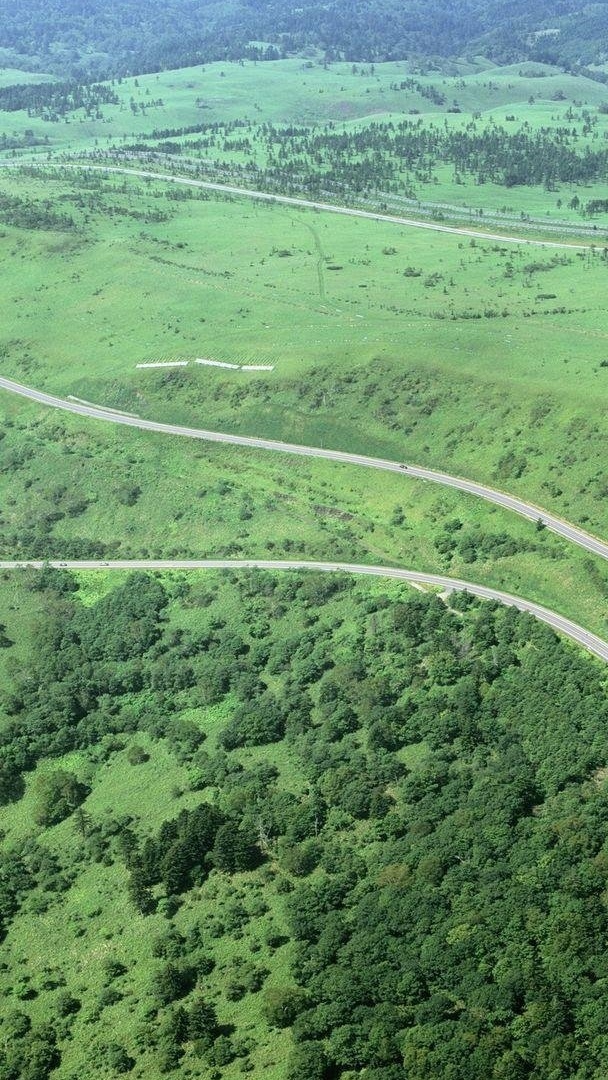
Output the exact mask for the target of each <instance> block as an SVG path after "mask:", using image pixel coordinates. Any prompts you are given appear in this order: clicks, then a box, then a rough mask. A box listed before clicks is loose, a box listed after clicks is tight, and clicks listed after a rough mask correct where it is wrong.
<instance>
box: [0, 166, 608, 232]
mask: <svg viewBox="0 0 608 1080" xmlns="http://www.w3.org/2000/svg"><path fill="white" fill-rule="evenodd" d="M0 166H1V167H2V168H7V169H8V168H13V169H14V168H18V167H19V166H27V167H28V168H32V167H35V168H45V169H46V168H55V169H65V168H69V169H87V170H88V169H94V170H96V171H98V172H105V173H119V174H120V175H123V176H137V177H140V178H141V179H144V180H161V181H163V182H165V183H171V184H184V185H186V186H187V187H194V188H202V189H203V190H205V191H216V192H218V193H219V194H223V195H232V196H237V197H239V198H245V199H257V200H261V201H262V202H271V203H281V204H282V205H283V206H293V207H296V208H300V209H301V210H321V211H324V212H326V213H329V214H342V215H343V216H346V217H356V218H365V219H366V220H368V221H383V222H388V223H389V224H391V225H402V226H405V227H407V228H411V229H429V230H430V231H431V232H440V233H452V234H455V235H456V236H470V237H474V238H475V239H476V240H491V241H493V242H495V243H496V242H497V243H502V244H527V245H528V246H532V247H545V248H560V249H566V250H569V251H590V250H591V248H594V247H597V244H594V243H593V242H591V243H589V244H571V243H568V242H566V241H559V240H530V239H529V238H528V237H521V236H505V235H503V234H502V233H489V232H480V231H479V230H478V229H465V228H459V227H458V226H456V225H439V224H438V223H437V222H434V221H419V220H417V219H416V218H408V217H399V216H397V215H394V214H379V213H375V212H374V211H372V210H356V209H355V208H354V207H349V206H337V205H336V204H334V203H324V202H315V201H314V200H312V199H299V198H296V197H295V196H291V195H278V194H275V193H273V192H269V191H256V190H254V189H252V188H242V187H237V186H235V185H233V184H218V183H216V182H214V181H213V180H193V179H192V178H191V177H187V176H175V175H174V174H173V173H163V172H152V171H151V170H148V169H130V168H127V167H126V166H124V165H94V164H91V163H90V162H88V161H85V162H77V161H62V162H58V161H44V162H42V161H28V160H26V159H22V160H19V161H2V162H0ZM598 242H599V244H600V245H601V243H602V241H601V238H600V239H599V241H598Z"/></svg>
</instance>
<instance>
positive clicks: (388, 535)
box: [0, 399, 608, 677]
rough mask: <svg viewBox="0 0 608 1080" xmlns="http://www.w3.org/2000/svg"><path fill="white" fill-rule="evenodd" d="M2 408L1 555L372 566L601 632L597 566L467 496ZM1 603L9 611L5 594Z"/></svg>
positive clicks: (13, 404) (607, 589)
mask: <svg viewBox="0 0 608 1080" xmlns="http://www.w3.org/2000/svg"><path fill="white" fill-rule="evenodd" d="M3 406H4V411H3V417H4V430H5V431H6V435H5V438H4V439H3V440H2V444H1V445H0V468H1V471H0V502H1V505H2V508H3V510H2V521H1V525H0V537H1V541H2V552H1V553H2V555H3V556H4V557H6V558H13V557H16V558H23V559H27V558H28V557H29V558H44V557H45V556H49V557H54V558H58V559H62V558H66V557H75V558H78V557H84V558H86V557H89V556H92V557H98V558H102V559H104V558H113V557H118V558H138V557H139V558H146V557H149V558H161V557H165V558H204V557H207V558H214V557H218V558H221V557H225V558H230V557H234V558H247V557H249V556H252V557H253V556H258V557H261V558H264V557H265V558H278V559H280V558H289V557H300V558H307V559H320V560H332V559H336V558H339V559H342V560H345V561H351V562H369V563H381V564H382V563H384V564H387V565H399V566H407V567H411V568H415V569H419V570H424V571H427V572H431V573H432V572H437V573H441V572H444V573H449V574H451V575H452V576H456V577H463V578H468V579H470V580H471V581H480V582H484V583H487V584H492V585H494V586H495V587H497V588H503V589H507V590H511V591H513V592H518V593H520V594H521V595H524V596H528V597H533V598H535V599H537V600H539V601H540V602H543V603H545V604H547V606H549V607H552V608H554V609H558V610H560V611H563V612H564V614H568V615H570V616H571V617H573V618H575V619H577V620H578V621H579V622H581V623H583V624H584V625H586V626H588V627H589V628H590V629H594V630H596V631H597V632H599V633H602V632H605V630H606V626H607V614H606V603H605V600H604V599H603V598H604V597H605V596H606V594H607V593H608V575H607V574H606V571H605V567H604V563H603V560H601V559H598V558H594V557H591V556H589V555H587V554H586V553H584V552H582V551H578V550H577V549H576V548H574V547H573V546H572V545H567V544H566V543H565V542H563V541H561V540H559V539H558V538H557V537H555V536H553V534H552V533H550V532H549V531H548V530H542V531H541V532H539V531H538V530H537V528H536V527H535V526H534V525H533V524H532V523H530V522H526V521H524V520H521V519H519V518H517V517H515V516H514V515H512V514H509V513H508V512H506V511H502V510H500V509H499V508H497V507H492V506H490V505H487V504H485V503H482V502H480V500H478V499H474V498H472V497H467V496H464V495H461V494H459V493H457V492H452V491H449V490H446V489H442V488H440V487H436V486H435V485H432V484H427V483H424V482H416V481H413V480H411V479H410V478H408V477H403V476H396V475H394V474H383V475H382V476H381V479H380V481H379V479H378V477H377V476H376V475H375V474H374V473H373V472H372V471H371V470H369V471H368V470H364V469H353V468H351V467H349V466H345V465H335V464H332V463H329V462H322V461H303V460H301V459H299V458H297V457H296V458H291V457H283V456H281V457H276V456H275V455H272V454H269V453H268V452H264V451H249V450H242V449H240V448H237V447H223V446H218V445H210V446H207V445H205V444H200V443H195V442H185V441H184V442H182V441H181V440H170V439H165V438H163V437H162V436H157V435H153V434H146V433H144V432H138V431H132V430H129V429H125V428H123V427H116V428H114V427H106V426H105V425H103V424H97V423H93V424H90V423H89V422H88V421H82V420H80V419H78V418H75V417H71V416H69V415H65V414H57V413H50V412H43V413H40V411H39V410H37V409H36V408H34V407H30V406H26V407H25V408H24V406H23V405H22V404H21V403H20V402H18V401H15V400H13V399H8V401H6V400H5V401H4V402H3ZM446 523H447V525H446ZM450 537H451V538H452V540H453V544H452V540H451V539H450ZM598 590H599V594H600V596H601V597H602V599H601V601H600V602H598ZM4 599H5V602H6V605H8V610H10V609H11V605H12V604H13V599H12V595H11V592H10V590H8V591H7V592H6V594H5V596H4ZM1 612H2V609H0V621H2V618H3V616H2V613H1ZM23 617H24V620H25V622H24V631H23V637H24V638H25V640H27V633H28V629H27V628H28V626H29V625H30V624H29V622H28V619H27V611H26V612H25V613H24V616H23ZM13 618H14V616H13ZM0 658H2V653H0ZM8 674H9V677H10V673H8Z"/></svg>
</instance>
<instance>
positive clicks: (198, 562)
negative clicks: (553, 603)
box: [0, 559, 608, 662]
mask: <svg viewBox="0 0 608 1080" xmlns="http://www.w3.org/2000/svg"><path fill="white" fill-rule="evenodd" d="M49 565H50V566H54V567H56V568H58V569H63V570H316V571H320V572H322V573H332V574H336V573H343V574H367V575H370V576H372V577H383V578H392V579H394V580H397V581H409V582H411V583H412V584H415V585H437V586H439V587H440V588H442V589H448V590H450V591H452V592H468V593H471V595H472V596H479V597H481V598H482V599H483V600H497V601H498V602H499V603H501V604H506V605H507V606H508V607H515V608H517V609H518V610H519V611H527V612H528V613H529V614H530V615H533V616H534V617H535V618H536V619H539V620H540V621H541V622H544V623H547V624H548V625H549V626H551V627H552V628H553V629H554V630H557V631H558V632H559V633H560V634H564V635H565V636H566V637H569V638H571V639H572V641H575V642H577V644H578V645H582V646H583V648H584V649H586V650H587V651H588V652H590V653H593V654H594V656H598V657H599V658H600V659H601V660H604V661H606V662H608V642H607V641H603V640H602V638H600V637H598V636H597V635H596V634H591V633H590V632H589V631H588V630H585V629H584V628H583V627H582V626H579V625H578V624H577V623H575V622H572V621H571V620H570V619H566V618H564V616H563V615H558V614H557V612H555V611H550V610H549V608H546V607H543V606H542V605H541V604H535V603H534V601H533V600H525V599H524V598H523V597H521V596H513V595H512V594H511V593H505V592H501V591H500V590H499V589H490V588H488V587H487V586H486V585H476V584H475V583H474V582H471V581H461V580H460V579H459V578H451V577H444V576H443V575H442V574H423V573H420V571H418V570H401V569H399V568H397V567H390V566H367V565H365V564H364V563H341V562H308V561H306V560H302V559H289V560H279V559H111V560H109V561H108V562H104V561H102V560H99V559H68V560H65V561H61V562H60V561H59V560H57V559H51V560H49V561H45V562H43V561H40V560H35V559H28V560H21V561H16V560H14V561H7V560H2V561H0V571H2V570H22V569H26V568H27V567H32V568H33V569H36V570H41V569H42V568H43V567H44V566H49Z"/></svg>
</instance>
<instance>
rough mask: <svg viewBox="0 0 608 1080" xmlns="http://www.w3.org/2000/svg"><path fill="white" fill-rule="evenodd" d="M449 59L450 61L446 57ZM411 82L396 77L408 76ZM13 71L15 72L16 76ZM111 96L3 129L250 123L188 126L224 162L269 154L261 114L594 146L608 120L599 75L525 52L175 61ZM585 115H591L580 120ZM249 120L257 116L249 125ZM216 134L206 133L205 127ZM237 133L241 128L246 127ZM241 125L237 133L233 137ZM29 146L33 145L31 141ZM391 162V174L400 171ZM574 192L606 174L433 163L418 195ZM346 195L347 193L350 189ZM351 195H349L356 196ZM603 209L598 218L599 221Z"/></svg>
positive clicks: (545, 208) (113, 137) (517, 208)
mask: <svg viewBox="0 0 608 1080" xmlns="http://www.w3.org/2000/svg"><path fill="white" fill-rule="evenodd" d="M448 67H449V66H448ZM408 79H409V80H410V81H413V84H414V85H409V84H408V85H407V86H404V88H401V84H402V83H403V84H405V83H406V82H407V80H408ZM15 81H17V80H15ZM112 89H113V92H114V93H115V94H116V96H117V98H118V104H104V105H103V106H102V107H101V108H100V110H99V115H98V117H97V118H94V119H92V118H91V117H90V116H87V115H85V112H84V110H82V109H80V110H74V111H72V112H67V113H66V114H65V115H63V114H61V115H59V116H57V117H56V118H55V119H54V120H49V119H45V118H44V116H43V115H33V116H32V115H28V113H27V112H26V111H25V110H23V111H20V112H10V113H4V114H2V113H0V118H2V117H3V118H4V130H5V132H6V134H7V135H10V136H11V137H15V138H17V139H19V138H23V137H24V135H25V134H26V133H27V135H28V136H30V135H31V136H33V137H34V138H35V139H36V140H38V141H39V142H40V143H41V144H43V145H44V150H43V151H39V152H44V153H46V152H48V150H51V151H80V150H88V151H92V150H95V151H100V150H106V149H120V147H121V146H122V145H124V144H125V143H126V144H130V143H132V142H139V141H141V139H142V138H143V139H145V140H146V142H147V145H148V146H149V147H150V149H153V148H154V147H155V146H156V145H158V144H159V143H160V144H161V145H162V143H163V142H164V141H166V139H167V137H169V138H171V139H172V141H173V143H174V144H175V137H176V136H177V137H178V139H179V133H180V131H183V129H188V128H192V127H196V128H197V129H200V131H202V132H203V134H204V133H205V128H206V127H208V126H209V125H213V124H220V125H230V124H231V123H234V122H235V121H239V122H246V124H247V125H250V126H248V127H247V128H246V130H245V132H244V134H246V135H248V137H249V139H250V142H251V147H250V149H249V150H248V151H247V152H246V153H244V152H243V150H242V148H239V147H238V146H237V148H235V147H234V141H235V140H234V139H231V137H230V135H229V134H228V135H227V136H226V137H222V135H221V132H219V138H217V139H215V140H212V142H211V146H212V150H211V151H209V150H206V151H203V152H202V153H201V152H199V151H196V150H195V149H193V146H194V144H195V142H196V140H197V139H198V138H200V135H198V134H190V135H188V134H186V135H185V136H184V137H183V138H181V140H180V142H181V145H182V147H183V149H184V151H186V152H188V153H189V154H191V155H192V154H194V156H200V157H202V159H203V160H204V161H205V162H206V163H208V164H210V163H212V162H213V163H215V166H216V167H217V166H224V167H226V168H228V169H229V168H231V167H234V166H242V165H243V164H247V163H250V164H256V165H258V166H260V165H263V164H264V159H265V151H264V150H263V134H264V133H263V131H262V129H261V127H260V125H264V124H268V123H270V124H274V125H277V126H278V127H279V128H280V127H281V126H283V127H285V126H286V125H287V126H289V125H293V124H297V125H299V126H301V125H305V126H314V127H315V129H316V130H318V131H322V130H323V128H324V127H325V126H326V125H332V128H333V129H334V130H336V131H339V130H341V129H343V130H345V131H349V130H352V128H353V126H354V127H361V126H362V125H366V124H370V123H374V122H382V121H391V120H392V121H396V122H397V121H399V120H400V119H403V118H408V117H412V115H413V116H415V118H416V119H421V120H422V121H423V122H424V123H427V122H428V123H440V124H441V125H446V124H447V125H448V126H449V127H457V128H459V127H462V126H463V125H467V124H470V122H471V119H472V118H476V123H478V124H479V125H480V126H481V127H482V128H483V127H484V126H485V125H488V124H502V125H503V126H506V128H507V129H509V130H515V129H517V128H520V127H523V128H524V129H525V130H526V131H528V132H530V133H534V132H538V131H542V132H543V133H544V134H545V135H547V136H550V135H551V133H554V134H556V135H559V133H560V132H561V133H563V132H564V131H568V134H569V137H571V136H573V134H574V132H576V136H574V138H573V142H572V144H573V145H574V146H577V147H578V148H580V149H582V148H584V147H585V146H588V147H590V148H592V147H595V148H598V147H600V146H601V145H602V139H603V138H604V136H605V133H606V131H607V130H608V115H607V114H606V113H605V112H598V109H599V108H600V107H603V106H605V104H606V101H607V100H608V90H607V88H606V86H605V85H603V84H601V83H598V82H594V81H593V80H591V79H588V78H586V77H584V76H575V75H570V74H566V73H564V72H562V71H560V70H559V69H557V68H551V67H550V66H549V65H545V64H533V63H523V64H519V65H513V66H510V67H509V66H507V67H502V68H497V67H495V66H493V65H491V64H488V63H484V62H483V61H480V63H479V65H478V67H477V69H476V68H475V67H474V66H473V65H470V64H469V65H466V64H463V65H461V68H460V70H457V69H456V68H452V73H450V74H446V73H443V72H439V71H431V72H428V73H425V74H419V73H418V71H416V68H415V67H413V68H412V66H411V65H409V66H408V64H407V63H406V62H395V63H385V64H378V65H371V66H370V65H365V64H363V65H362V64H355V65H350V64H343V63H335V64H325V65H324V64H323V63H322V62H319V61H317V60H302V59H292V60H284V61H277V62H270V63H263V64H255V63H253V62H243V63H225V64H224V63H222V64H209V65H207V66H204V67H197V68H186V69H183V70H180V71H170V72H163V73H159V74H154V75H141V76H138V77H136V78H131V79H123V80H119V81H115V82H114V83H113V84H112ZM589 119H591V121H592V124H591V126H587V123H586V121H587V120H589ZM251 125H252V126H251ZM211 134H213V133H211ZM241 134H243V132H241ZM238 137H239V132H238V131H237V132H236V140H237V141H238ZM28 152H29V151H28ZM398 175H399V174H398V171H397V178H398ZM573 194H579V195H584V196H585V198H586V199H592V198H602V197H603V195H604V185H603V184H602V183H596V184H590V185H589V186H588V187H585V188H583V189H581V188H580V187H576V186H571V185H568V184H562V185H559V186H558V187H557V188H554V190H550V191H545V190H543V189H542V188H533V187H528V186H524V187H523V188H522V187H515V188H509V189H506V188H504V187H500V186H498V185H495V184H492V183H485V184H484V185H482V186H481V187H480V188H473V189H471V187H470V186H467V185H466V184H465V185H463V184H462V183H455V182H454V177H453V170H452V169H449V168H438V169H437V170H436V172H435V175H434V177H433V180H432V182H430V183H429V182H427V183H425V182H423V181H422V180H421V181H420V182H418V183H417V184H416V197H417V198H419V199H423V200H424V199H427V200H428V199H430V200H433V201H436V202H442V201H447V202H449V203H452V204H454V205H456V206H464V207H467V208H471V209H473V210H477V209H479V208H485V209H486V210H505V209H507V210H508V211H510V212H512V213H513V214H520V213H523V214H528V215H532V216H539V217H541V218H542V217H545V216H547V217H548V218H549V219H551V218H553V220H568V219H572V220H580V215H579V214H577V213H576V212H575V211H574V210H573V209H572V208H569V207H568V205H567V204H568V202H569V200H570V199H571V198H572V196H573ZM347 201H348V195H347ZM351 201H352V200H351ZM604 219H605V215H604V217H602V218H598V224H599V225H602V224H604V225H605V220H604Z"/></svg>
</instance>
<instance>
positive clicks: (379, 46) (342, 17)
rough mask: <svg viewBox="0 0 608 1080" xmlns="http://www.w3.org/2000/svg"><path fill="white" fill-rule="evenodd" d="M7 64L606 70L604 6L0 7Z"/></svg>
mask: <svg viewBox="0 0 608 1080" xmlns="http://www.w3.org/2000/svg"><path fill="white" fill-rule="evenodd" d="M0 28H1V29H0V61H1V62H3V63H4V64H6V65H10V66H15V67H27V68H30V69H32V70H41V71H50V72H54V73H56V74H58V75H59V76H60V77H62V78H65V77H66V75H70V76H72V77H76V78H78V79H85V78H96V77H100V76H107V75H115V74H125V73H128V74H133V73H137V72H144V71H158V70H164V69H168V68H175V67H183V66H187V65H189V64H193V63H200V62H203V61H208V60H218V59H240V58H242V57H252V58H257V59H261V60H265V59H276V58H278V57H279V56H282V55H287V54H289V53H298V52H302V51H303V50H305V49H310V48H313V49H320V50H322V51H323V52H324V53H325V55H326V56H327V57H328V58H330V59H336V58H344V59H347V60H368V61H369V60H388V59H403V58H405V57H409V58H411V57H415V56H416V57H420V58H429V57H446V56H454V55H457V56H460V55H464V54H468V55H471V56H474V55H484V56H488V57H490V58H491V59H494V60H496V61H498V62H499V63H501V62H507V63H510V62H513V61H515V60H520V59H523V58H533V59H537V60H546V61H549V62H551V63H558V64H566V65H568V66H573V67H577V66H580V65H581V64H584V65H586V64H590V63H597V62H602V61H603V60H605V58H606V40H607V36H608V4H607V3H606V0H600V2H598V3H595V4H592V5H586V4H583V3H581V2H580V0H552V2H548V0H526V2H523V0H517V2H516V3H511V4H509V5H506V4H505V3H504V0H483V2H482V0H461V2H460V3H458V5H456V6H455V5H454V4H450V3H447V2H446V0H432V2H431V3H421V2H420V0H401V2H397V0H358V2H357V3H352V0H331V2H330V3H323V4H321V3H319V2H318V0H312V2H311V0H307V2H304V3H301V2H299V3H298V4H293V3H291V2H288V0H235V2H234V3H231V4H229V5H227V4H224V3H218V2H217V0H168V2H162V3H161V2H160V0H151V2H149V3H147V4H146V5H142V4H141V3H140V2H139V0H120V2H119V3H116V4H112V5H110V6H108V5H107V4H103V3H101V2H100V0H86V2H85V3H82V2H80V0H51V2H49V0H30V2H29V3H28V4H26V5H16V4H13V3H12V2H11V0H0Z"/></svg>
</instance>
